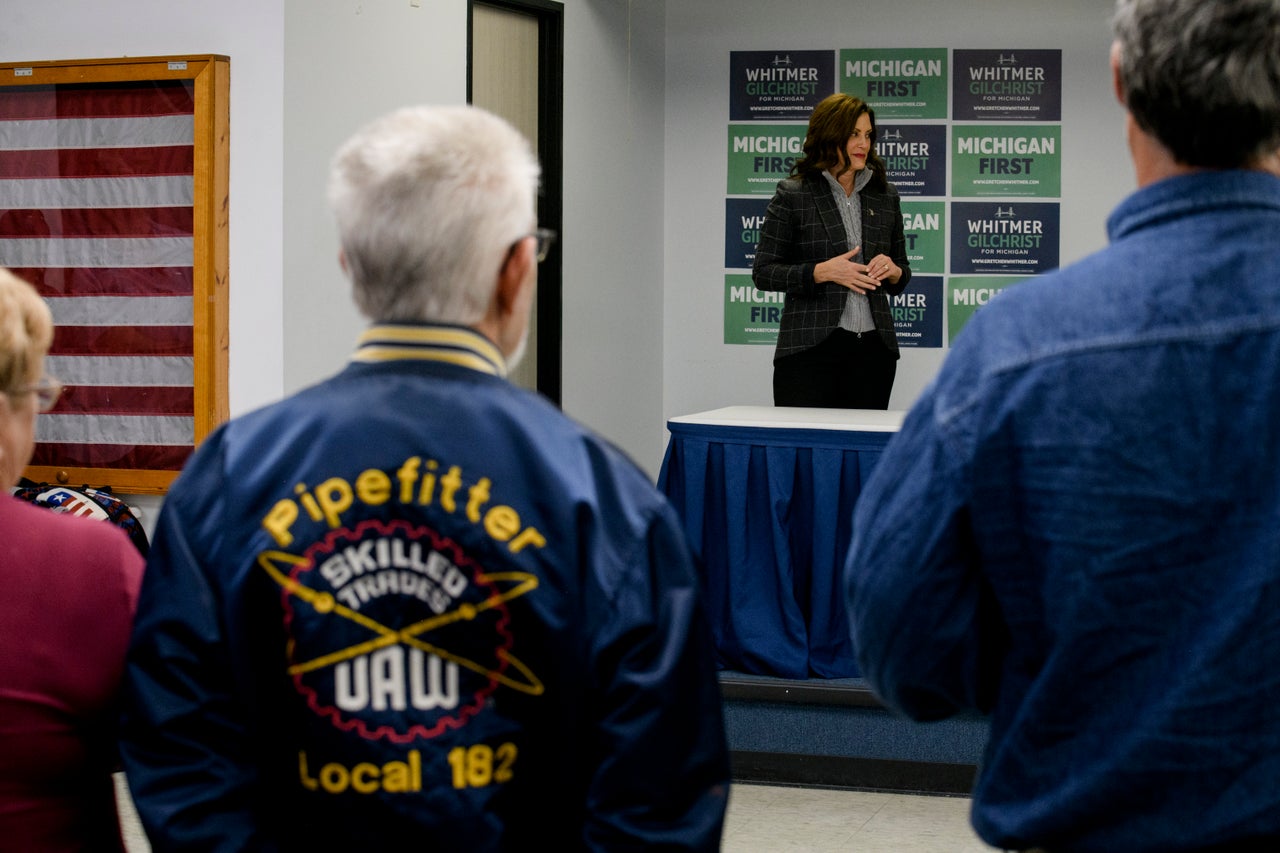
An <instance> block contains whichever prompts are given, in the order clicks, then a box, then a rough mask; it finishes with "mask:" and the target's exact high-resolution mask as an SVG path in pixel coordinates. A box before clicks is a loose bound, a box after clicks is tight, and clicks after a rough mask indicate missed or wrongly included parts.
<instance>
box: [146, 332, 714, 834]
mask: <svg viewBox="0 0 1280 853" xmlns="http://www.w3.org/2000/svg"><path fill="white" fill-rule="evenodd" d="M504 369H505V366H504V364H503V361H502V357H501V355H500V354H499V353H498V351H497V350H496V349H495V348H494V347H493V346H492V344H490V343H489V341H487V340H486V339H484V338H483V337H481V336H480V335H478V334H476V333H474V332H472V331H470V330H468V329H463V328H457V327H442V326H421V327H419V326H379V327H374V328H372V329H370V330H369V331H368V332H367V333H366V334H365V336H364V337H363V339H362V341H361V345H360V347H359V348H358V350H357V352H356V353H355V355H354V357H353V359H352V361H351V363H350V364H349V365H348V367H347V368H346V369H345V370H344V371H343V372H341V373H339V374H338V375H337V376H335V377H333V378H331V379H328V380H326V381H324V382H322V383H320V384H318V385H316V386H314V387H311V388H309V389H307V390H304V391H302V392H300V393H298V394H296V395H294V396H292V397H290V398H288V399H286V400H284V401H283V402H280V403H278V404H275V405H272V406H269V407H267V408H264V409H262V410H259V411H257V412H254V413H251V414H248V415H246V416H243V417H240V418H238V419H235V420H233V421H231V422H230V423H228V424H225V425H223V426H222V427H220V428H219V429H218V430H216V431H215V432H214V433H213V434H212V435H211V436H210V437H209V438H208V439H207V440H206V441H204V442H203V443H202V444H201V446H200V447H199V449H198V450H197V452H196V454H195V455H194V456H193V458H192V459H191V461H190V463H189V464H188V466H187V467H186V469H185V470H184V471H183V473H182V475H181V477H180V478H179V480H178V481H177V483H176V484H175V485H174V487H173V489H172V490H171V491H170V493H169V495H168V497H167V498H166V500H165V503H164V506H163V509H162V512H161V515H160V519H159V522H158V529H157V531H156V535H155V537H154V541H153V543H152V550H151V556H150V560H149V564H148V567H147V571H146V575H145V579H144V584H143V589H142V594H141V601H140V604H139V607H138V615H137V622H136V627H135V629H134V636H133V642H132V647H131V650H130V658H129V664H128V672H127V684H126V692H127V702H126V711H125V715H124V721H123V730H124V742H123V745H122V752H123V756H124V761H125V767H126V770H127V774H128V779H129V784H130V786H131V789H132V793H133V796H134V799H135V803H136V805H137V808H138V811H139V813H140V815H141V818H142V820H143V823H144V826H145V828H146V830H147V832H148V834H149V836H150V837H151V841H152V844H153V846H154V847H155V849H157V850H169V849H199V850H219V851H246V850H305V849H348V850H356V849H362V850H363V849H367V850H391V849H409V846H410V845H412V846H413V847H414V849H433V850H457V851H491V850H492V851H498V850H503V851H506V850H529V849H533V848H534V847H538V848H540V849H551V850H703V851H710V850H716V849H718V847H719V841H720V833H721V828H722V822H723V817H724V808H725V805H726V800H727V795H728V785H729V767H728V758H727V748H726V743H725V736H724V731H723V722H722V716H721V706H720V698H719V688H718V684H717V681H716V671H715V665H714V657H713V649H712V641H711V637H710V634H709V629H708V627H707V623H706V621H705V618H704V615H703V613H702V610H701V603H700V596H699V592H698V581H697V578H696V575H695V569H694V563H693V559H692V558H691V556H690V551H689V549H688V548H687V546H686V544H685V542H684V539H683V537H682V534H681V533H680V528H679V525H678V523H677V520H676V518H675V516H674V514H673V511H672V510H671V508H670V507H669V506H668V504H667V503H666V502H665V499H663V498H662V497H661V495H660V494H659V493H658V492H657V491H656V489H655V488H654V486H653V485H652V484H651V483H650V482H649V481H648V480H647V479H646V477H645V476H644V475H643V474H642V472H641V471H640V470H639V469H638V468H636V467H635V466H634V465H633V464H632V463H631V462H630V461H628V460H627V459H625V458H624V457H623V455H622V454H620V453H619V452H618V451H617V450H615V449H614V448H613V447H611V446H610V445H609V444H607V443H606V442H604V441H602V440H600V439H599V438H597V437H595V436H593V435H592V434H590V433H589V432H587V431H586V430H584V429H583V428H581V427H579V426H577V425H575V424H573V423H572V422H571V421H570V420H569V419H568V418H566V417H564V416H563V415H562V414H561V413H560V412H559V411H557V410H556V409H555V408H554V407H553V406H551V405H550V404H548V403H547V402H546V401H545V400H543V399H541V398H539V397H538V396H536V395H534V394H532V393H527V392H524V391H521V390H518V389H516V388H514V387H513V386H511V385H510V384H509V383H507V381H506V380H505V379H503V378H502V373H503V372H504Z"/></svg>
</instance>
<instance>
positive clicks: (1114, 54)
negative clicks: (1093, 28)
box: [1111, 41, 1125, 106]
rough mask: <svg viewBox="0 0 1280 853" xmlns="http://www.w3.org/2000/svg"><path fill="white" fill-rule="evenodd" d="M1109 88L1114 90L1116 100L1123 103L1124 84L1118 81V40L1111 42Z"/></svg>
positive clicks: (1122, 104)
mask: <svg viewBox="0 0 1280 853" xmlns="http://www.w3.org/2000/svg"><path fill="white" fill-rule="evenodd" d="M1111 88H1112V89H1113V90H1114V91H1115V95H1116V100H1117V101H1119V102H1120V105H1121V106H1124V105H1125V98H1124V86H1122V85H1121V83H1120V42H1118V41H1115V42H1112V43H1111Z"/></svg>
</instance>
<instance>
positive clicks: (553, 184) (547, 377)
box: [467, 0, 564, 406]
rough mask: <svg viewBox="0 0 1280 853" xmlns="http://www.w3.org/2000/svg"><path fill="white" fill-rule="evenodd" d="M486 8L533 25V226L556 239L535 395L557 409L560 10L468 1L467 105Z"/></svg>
mask: <svg viewBox="0 0 1280 853" xmlns="http://www.w3.org/2000/svg"><path fill="white" fill-rule="evenodd" d="M477 5H480V6H490V7H494V8H498V9H507V10H510V11H514V12H520V13H522V14H526V15H530V16H532V17H534V18H535V19H537V21H538V137H539V138H538V139H537V140H536V143H535V144H536V146H537V153H538V160H539V161H540V162H541V164H542V192H541V193H540V194H539V196H538V223H539V225H541V226H543V227H544V228H552V229H554V230H555V231H556V232H558V233H559V234H560V235H561V239H559V240H557V241H556V242H555V243H554V244H553V245H552V247H551V252H550V254H548V255H547V259H546V260H545V261H543V262H542V265H541V268H540V269H539V270H538V341H537V350H538V352H537V358H538V376H537V383H538V392H539V393H540V394H542V395H543V396H544V397H546V398H547V399H549V400H551V402H553V403H555V404H556V405H557V406H559V405H560V401H561V385H560V382H561V368H562V358H563V357H562V354H561V353H562V349H563V346H562V343H563V337H564V326H563V317H564V311H563V304H564V303H563V299H562V295H561V292H562V268H561V262H560V257H561V255H560V247H561V246H563V245H564V240H563V236H564V231H563V226H564V217H563V194H564V189H563V187H564V5H563V4H561V3H553V2H551V0H468V2H467V103H471V97H472V93H471V72H472V56H471V44H472V38H473V33H472V10H473V8H474V7H475V6H477Z"/></svg>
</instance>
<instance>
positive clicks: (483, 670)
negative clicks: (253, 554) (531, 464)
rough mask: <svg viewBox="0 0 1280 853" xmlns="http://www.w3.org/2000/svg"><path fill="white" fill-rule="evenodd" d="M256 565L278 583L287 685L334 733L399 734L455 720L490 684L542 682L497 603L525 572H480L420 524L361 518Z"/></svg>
mask: <svg viewBox="0 0 1280 853" xmlns="http://www.w3.org/2000/svg"><path fill="white" fill-rule="evenodd" d="M258 565H259V566H261V567H262V568H263V569H264V570H265V571H266V572H267V574H268V575H270V577H271V578H272V579H273V580H274V581H275V582H276V584H278V585H279V587H280V590H281V604H282V606H283V608H284V622H285V631H286V634H287V635H288V647H287V657H288V661H289V669H288V674H289V676H290V677H291V679H292V681H293V684H294V687H295V689H296V690H297V691H298V693H299V694H300V695H301V696H302V697H303V698H304V699H305V701H306V703H307V705H308V706H309V707H310V708H311V709H312V710H313V711H314V712H315V713H316V714H318V715H319V716H321V717H323V718H326V719H328V720H329V721H330V722H331V723H332V724H333V725H334V726H335V727H337V728H339V729H342V730H343V731H349V732H354V733H356V734H358V735H359V736H361V737H363V738H366V739H369V740H386V741H389V742H392V743H400V744H403V743H410V742H412V741H415V740H418V739H429V738H433V737H436V736H438V735H440V734H442V733H443V732H445V731H448V730H450V729H458V728H461V727H462V726H464V725H466V723H467V721H468V720H469V719H471V718H472V717H474V716H475V715H476V714H478V713H479V712H480V711H481V710H482V709H483V707H484V706H485V703H486V701H487V700H488V698H489V697H490V696H491V695H492V694H493V693H494V692H495V691H496V690H498V689H500V688H505V689H512V690H518V691H520V692H522V693H528V694H531V695H539V694H541V693H542V691H543V685H542V682H541V681H540V680H539V679H538V678H537V676H536V675H534V673H533V672H532V671H531V670H530V669H529V668H528V667H527V666H525V665H524V664H523V663H522V662H521V661H520V660H519V659H518V658H517V657H516V656H515V654H514V653H513V652H512V648H513V646H514V644H515V638H514V636H513V634H512V625H511V614H510V611H509V609H508V606H507V605H508V603H509V602H511V601H512V600H514V599H516V598H519V597H520V596H522V595H526V594H528V593H529V592H532V591H533V590H534V589H536V588H537V586H538V580H537V577H536V576H534V575H532V574H529V573H527V572H488V571H485V569H484V568H483V567H482V566H480V565H479V564H478V563H476V562H475V561H474V560H472V559H471V558H470V557H468V556H467V555H466V554H465V553H464V552H463V551H462V549H461V548H460V547H459V546H458V545H457V544H456V543H455V542H453V541H452V540H450V539H448V538H446V537H444V536H441V535H440V534H438V533H437V532H436V531H435V530H433V529H431V528H429V527H426V526H422V525H410V524H409V523H408V522H404V521H392V522H383V521H365V522H362V523H360V524H359V525H357V526H356V527H355V528H354V529H346V528H343V529H339V530H334V531H331V532H330V533H329V534H328V535H327V536H326V537H325V538H324V539H323V540H321V541H320V542H317V543H316V544H314V545H312V546H311V547H310V548H308V549H307V550H306V551H305V552H304V553H303V554H302V555H301V556H299V555H296V554H289V553H286V552H283V551H266V552H263V553H262V554H260V555H259V556H258Z"/></svg>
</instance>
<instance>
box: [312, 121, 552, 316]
mask: <svg viewBox="0 0 1280 853" xmlns="http://www.w3.org/2000/svg"><path fill="white" fill-rule="evenodd" d="M539 176H540V169H539V166H538V161H537V158H536V157H535V156H534V154H533V152H532V150H531V149H530V146H529V142H528V140H526V139H525V138H524V136H522V135H521V134H520V132H519V131H517V130H516V129H515V128H514V127H512V126H511V125H510V124H509V123H507V122H506V121H504V120H503V119H501V118H499V117H498V116H495V115H493V114H492V113H489V112H486V111H485V110H482V109H480V108H479V107H471V106H438V107H427V106H424V107H409V108H405V109H401V110H398V111H396V112H393V113H391V114H389V115H387V116H384V117H382V118H380V119H377V120H376V121H374V122H372V123H371V124H369V125H367V126H366V127H364V128H363V129H361V130H360V131H359V132H357V133H356V135H355V136H353V137H352V138H351V139H350V140H348V141H347V142H346V144H344V145H343V146H342V148H340V149H339V150H338V153H337V155H335V157H334V159H333V166H332V169H331V171H330V178H329V204H330V206H331V208H332V209H333V213H334V217H335V218H336V221H337V225H338V235H339V239H340V241H341V244H342V252H343V256H344V257H345V259H346V266H347V272H348V274H349V275H350V277H351V282H352V285H353V290H354V296H355V301H356V305H357V306H358V307H359V309H360V311H361V313H363V314H364V315H365V316H366V317H367V318H369V319H370V320H373V321H375V322H417V321H434V322H445V323H457V324H461V325H470V324H473V323H475V322H476V321H478V320H479V319H481V318H482V317H483V316H484V312H485V310H486V308H487V307H488V304H489V299H490V297H491V296H492V293H493V288H494V284H495V282H496V280H497V275H498V271H499V269H500V268H501V266H502V264H503V262H504V261H505V260H506V258H507V255H508V253H509V252H510V250H511V247H512V245H513V244H514V243H515V242H516V241H518V240H519V239H520V238H521V237H523V236H525V235H527V234H529V233H531V232H532V230H533V228H534V226H535V224H536V218H535V217H536V214H535V200H536V196H537V192H538V180H539Z"/></svg>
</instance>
